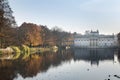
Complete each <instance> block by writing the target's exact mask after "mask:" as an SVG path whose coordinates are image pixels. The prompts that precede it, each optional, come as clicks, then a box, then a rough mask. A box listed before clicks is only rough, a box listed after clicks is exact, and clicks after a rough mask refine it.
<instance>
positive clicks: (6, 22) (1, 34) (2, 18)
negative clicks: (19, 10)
mask: <svg viewBox="0 0 120 80" xmlns="http://www.w3.org/2000/svg"><path fill="white" fill-rule="evenodd" d="M12 13H13V11H12V10H11V8H10V6H9V2H8V0H0V47H1V48H2V47H7V46H9V45H12V43H13V40H14V39H13V34H14V32H15V31H14V30H15V29H14V28H15V27H16V22H15V19H14V17H13V16H12Z"/></svg>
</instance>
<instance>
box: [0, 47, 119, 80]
mask: <svg viewBox="0 0 120 80" xmlns="http://www.w3.org/2000/svg"><path fill="white" fill-rule="evenodd" d="M119 79H120V49H117V48H116V49H115V48H114V49H113V48H105V49H74V50H70V49H69V50H59V51H57V52H44V53H41V54H34V55H31V56H30V57H29V58H27V59H24V60H20V59H18V60H1V61H0V80H119Z"/></svg>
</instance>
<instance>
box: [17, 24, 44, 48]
mask: <svg viewBox="0 0 120 80" xmlns="http://www.w3.org/2000/svg"><path fill="white" fill-rule="evenodd" d="M40 31H41V27H40V26H38V25H36V24H33V23H23V24H22V25H21V26H20V27H19V41H20V44H25V45H28V46H38V45H40V44H42V39H41V36H40Z"/></svg>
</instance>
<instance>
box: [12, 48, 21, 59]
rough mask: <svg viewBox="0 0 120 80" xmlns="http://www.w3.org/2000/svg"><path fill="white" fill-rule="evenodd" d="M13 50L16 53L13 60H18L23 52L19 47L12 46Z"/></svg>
mask: <svg viewBox="0 0 120 80" xmlns="http://www.w3.org/2000/svg"><path fill="white" fill-rule="evenodd" d="M11 48H12V49H13V51H14V56H13V58H12V59H18V58H19V57H20V54H21V51H20V49H19V47H16V46H11Z"/></svg>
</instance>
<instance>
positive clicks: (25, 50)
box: [21, 45, 30, 59]
mask: <svg viewBox="0 0 120 80" xmlns="http://www.w3.org/2000/svg"><path fill="white" fill-rule="evenodd" d="M21 51H22V54H23V59H24V58H26V57H29V55H30V48H29V47H28V46H26V45H22V46H21Z"/></svg>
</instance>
